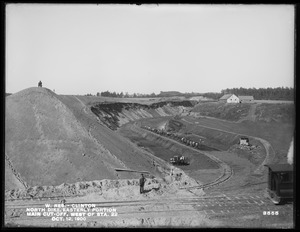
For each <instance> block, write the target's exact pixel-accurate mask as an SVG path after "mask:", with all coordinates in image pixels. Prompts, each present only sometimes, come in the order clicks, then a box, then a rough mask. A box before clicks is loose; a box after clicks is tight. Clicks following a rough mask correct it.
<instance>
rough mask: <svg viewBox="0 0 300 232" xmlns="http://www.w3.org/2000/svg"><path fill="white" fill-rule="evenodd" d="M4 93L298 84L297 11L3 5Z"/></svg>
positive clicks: (228, 7) (218, 88)
mask: <svg viewBox="0 0 300 232" xmlns="http://www.w3.org/2000/svg"><path fill="white" fill-rule="evenodd" d="M5 19H6V24H5V26H6V33H5V41H6V45H5V48H6V54H5V56H6V58H5V81H6V92H7V93H16V92H19V91H21V90H23V89H26V88H29V87H35V86H37V85H38V82H39V81H40V80H41V81H42V82H43V87H46V88H48V89H50V90H54V91H55V93H57V94H66V95H76V94H79V95H84V94H88V93H91V94H93V95H95V94H96V93H97V92H103V91H107V90H108V91H110V92H113V91H116V92H123V93H125V92H128V93H129V94H132V93H144V94H150V93H153V92H154V93H156V94H158V93H159V92H160V91H179V92H182V93H185V92H197V93H205V92H220V91H221V90H222V89H226V88H239V87H243V88H267V87H272V88H276V87H293V86H294V6H293V5H213V4H212V5H209V4H207V5H180V4H175V5H168V4H166V5H140V6H137V5H118V4H103V5H102V4H98V5H97V4H7V5H6V18H5Z"/></svg>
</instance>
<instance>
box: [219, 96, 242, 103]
mask: <svg viewBox="0 0 300 232" xmlns="http://www.w3.org/2000/svg"><path fill="white" fill-rule="evenodd" d="M219 101H220V102H224V103H239V102H240V99H239V98H238V97H237V96H236V95H234V94H225V95H223V96H222V97H221V98H220V99H219Z"/></svg>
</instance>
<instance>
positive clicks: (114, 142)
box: [5, 87, 151, 189]
mask: <svg viewBox="0 0 300 232" xmlns="http://www.w3.org/2000/svg"><path fill="white" fill-rule="evenodd" d="M69 98H73V99H72V101H68V98H66V97H65V98H63V97H61V96H58V95H56V94H55V93H53V92H52V91H50V90H49V89H47V88H38V87H33V88H28V89H25V90H23V91H20V92H18V93H15V94H13V95H11V96H8V97H6V115H5V116H6V117H5V151H6V154H7V156H8V157H9V159H10V160H11V162H12V164H13V166H14V168H15V169H16V171H17V172H18V173H20V175H21V176H22V178H23V179H24V181H26V182H27V183H28V185H30V186H35V185H58V184H62V183H74V182H77V181H91V180H101V179H117V178H129V177H131V178H132V177H136V174H135V175H132V174H131V175H129V174H128V173H125V172H123V173H121V174H118V173H117V172H116V171H115V170H114V168H128V166H127V165H126V164H125V163H124V162H123V161H121V159H120V156H121V155H123V158H124V157H125V162H127V163H129V164H130V165H129V166H131V167H132V165H131V162H130V161H131V160H136V157H135V156H138V155H139V152H138V151H134V148H133V147H132V146H130V145H129V144H128V142H127V143H126V141H125V140H122V139H121V140H122V141H121V140H120V139H118V138H117V137H118V135H116V134H112V132H111V131H110V130H109V129H107V128H105V127H103V126H101V125H100V124H97V125H94V124H95V121H93V122H94V124H92V123H91V122H92V121H91V119H90V118H88V115H87V114H86V112H83V111H82V108H83V107H82V104H81V103H80V102H78V100H77V99H76V98H74V97H72V96H69ZM74 102H77V103H78V104H77V105H75V103H74ZM66 103H68V104H66ZM70 107H71V108H70ZM72 107H73V108H72ZM96 122H97V121H96ZM99 129H104V131H102V133H101V132H100V133H99V132H98V133H96V132H95V131H99ZM106 132H108V134H106ZM109 132H110V134H109ZM119 137H120V136H119ZM102 141H103V144H105V145H106V147H105V145H103V144H102ZM109 148H112V151H110V150H109ZM126 149H127V150H126ZM126 151H128V153H127V152H126ZM114 153H117V155H118V157H117V156H115V155H114ZM121 153H123V154H121ZM131 153H134V154H135V155H133V156H134V157H132V154H131ZM127 155H128V156H129V158H128V157H127ZM139 156H141V155H139ZM137 162H139V164H140V167H137V166H135V168H140V169H141V170H146V171H149V172H151V165H150V164H149V165H148V164H145V165H144V164H143V162H141V158H140V160H137ZM144 163H145V162H144ZM133 165H135V163H133ZM147 165H148V166H147ZM129 168H130V167H129ZM7 174H8V175H7V178H6V181H7V183H6V187H7V189H10V188H14V187H16V185H15V184H14V183H13V181H12V180H13V177H11V176H10V174H9V172H7ZM9 176H10V177H9Z"/></svg>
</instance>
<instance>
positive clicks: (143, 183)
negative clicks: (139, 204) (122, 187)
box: [140, 173, 146, 194]
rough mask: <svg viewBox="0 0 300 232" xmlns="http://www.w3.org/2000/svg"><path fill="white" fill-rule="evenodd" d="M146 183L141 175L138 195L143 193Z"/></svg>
mask: <svg viewBox="0 0 300 232" xmlns="http://www.w3.org/2000/svg"><path fill="white" fill-rule="evenodd" d="M145 182H146V178H145V177H144V174H143V173H142V174H141V178H140V193H141V194H142V193H143V192H144V185H145Z"/></svg>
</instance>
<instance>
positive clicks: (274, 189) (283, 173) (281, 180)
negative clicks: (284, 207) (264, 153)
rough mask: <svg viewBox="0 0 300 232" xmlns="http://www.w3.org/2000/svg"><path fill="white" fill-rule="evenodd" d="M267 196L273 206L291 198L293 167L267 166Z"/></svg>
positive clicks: (285, 165)
mask: <svg viewBox="0 0 300 232" xmlns="http://www.w3.org/2000/svg"><path fill="white" fill-rule="evenodd" d="M265 166H266V167H268V169H269V174H268V189H267V191H268V195H269V197H270V199H271V201H272V202H273V203H274V204H276V205H277V204H280V203H282V202H284V201H285V200H288V199H292V198H293V166H292V165H290V164H269V165H265Z"/></svg>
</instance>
